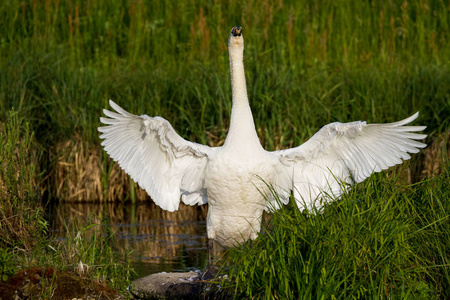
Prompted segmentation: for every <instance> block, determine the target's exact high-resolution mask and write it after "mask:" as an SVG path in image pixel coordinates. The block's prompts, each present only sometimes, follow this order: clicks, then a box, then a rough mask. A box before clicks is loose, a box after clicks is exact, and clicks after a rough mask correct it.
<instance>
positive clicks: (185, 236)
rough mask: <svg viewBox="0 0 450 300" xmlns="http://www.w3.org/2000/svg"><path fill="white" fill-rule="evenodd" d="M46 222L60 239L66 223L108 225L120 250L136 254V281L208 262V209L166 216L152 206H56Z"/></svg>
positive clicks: (186, 209)
mask: <svg viewBox="0 0 450 300" xmlns="http://www.w3.org/2000/svg"><path fill="white" fill-rule="evenodd" d="M49 219H50V224H51V228H52V232H53V233H54V234H55V235H56V236H60V237H61V238H64V236H65V232H66V231H65V229H64V228H65V227H64V224H66V225H69V226H70V225H71V224H73V223H76V224H79V227H80V228H82V227H85V226H88V225H90V224H93V223H94V224H103V225H102V226H108V227H109V228H110V229H111V230H112V231H113V232H114V236H115V241H116V247H117V248H118V249H119V250H122V251H126V252H130V251H132V250H134V252H133V253H132V254H131V260H132V265H133V267H134V269H135V271H136V272H137V273H138V276H139V277H143V276H146V275H149V274H153V273H158V272H162V271H165V272H174V271H176V272H180V271H190V270H196V269H200V270H203V269H204V268H205V267H206V264H207V262H208V252H207V238H206V221H205V219H206V207H189V206H181V207H180V210H179V211H176V212H173V213H170V212H167V211H163V210H161V209H160V208H159V207H157V206H156V205H154V204H152V203H138V204H131V203H128V204H122V203H106V204H91V203H75V204H74V203H59V204H56V205H54V206H53V207H51V208H50V210H49Z"/></svg>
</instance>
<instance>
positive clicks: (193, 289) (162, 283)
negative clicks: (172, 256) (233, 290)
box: [130, 272, 220, 299]
mask: <svg viewBox="0 0 450 300" xmlns="http://www.w3.org/2000/svg"><path fill="white" fill-rule="evenodd" d="M219 290H220V286H219V285H218V284H208V283H206V282H205V281H201V280H200V274H199V273H197V272H187V273H165V272H163V273H157V274H152V275H149V276H146V277H143V278H139V279H136V280H135V281H133V282H132V283H131V286H130V293H131V294H132V295H133V296H134V297H135V298H136V299H196V298H204V297H205V296H206V297H207V296H208V295H209V296H213V295H214V294H216V293H218V292H220V291H219Z"/></svg>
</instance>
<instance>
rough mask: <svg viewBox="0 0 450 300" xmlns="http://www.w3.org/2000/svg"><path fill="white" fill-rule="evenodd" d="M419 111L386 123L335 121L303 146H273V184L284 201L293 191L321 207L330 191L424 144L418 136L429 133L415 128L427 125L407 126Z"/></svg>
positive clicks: (303, 200) (335, 191) (396, 161)
mask: <svg viewBox="0 0 450 300" xmlns="http://www.w3.org/2000/svg"><path fill="white" fill-rule="evenodd" d="M418 115H419V113H418V112H417V113H416V114H414V115H412V116H411V117H409V118H407V119H404V120H402V121H399V122H395V123H386V124H366V122H361V121H358V122H352V123H345V124H342V123H331V124H328V125H326V126H324V127H322V129H320V130H319V132H317V133H316V134H315V135H314V136H313V137H312V138H311V139H309V140H308V141H307V142H306V143H304V144H302V145H300V146H299V147H296V148H291V149H287V150H281V151H275V152H272V153H273V154H274V155H276V156H278V158H279V160H280V163H279V164H278V166H277V171H278V174H277V175H276V176H275V180H274V186H275V189H276V191H277V192H278V193H279V195H280V196H281V200H282V202H283V203H287V201H288V199H289V195H290V191H293V192H294V197H295V199H296V201H297V203H298V205H299V207H303V208H312V207H316V208H320V207H321V201H322V200H325V199H324V198H325V196H326V195H328V196H331V198H336V197H338V196H340V195H341V194H342V191H343V190H344V189H346V188H347V186H348V184H351V183H353V182H361V181H363V180H364V179H366V178H367V177H369V176H370V175H371V174H372V173H373V172H380V171H381V170H385V169H387V168H389V167H391V166H394V165H396V164H400V163H402V160H407V159H409V158H411V157H410V156H409V154H408V153H417V152H419V148H424V147H425V146H426V145H425V144H423V143H420V142H417V141H416V140H420V139H424V138H425V137H426V135H424V134H417V133H413V132H416V131H422V130H424V129H425V128H426V126H404V125H406V124H408V123H410V122H412V121H414V120H415V119H416V118H417V116H418ZM268 205H269V206H271V207H272V209H273V207H275V208H278V205H277V204H275V203H271V204H268ZM267 208H268V209H270V208H269V207H267Z"/></svg>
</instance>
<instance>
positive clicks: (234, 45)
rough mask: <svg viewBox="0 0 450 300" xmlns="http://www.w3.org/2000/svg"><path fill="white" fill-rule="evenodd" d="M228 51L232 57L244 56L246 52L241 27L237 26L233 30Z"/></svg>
mask: <svg viewBox="0 0 450 300" xmlns="http://www.w3.org/2000/svg"><path fill="white" fill-rule="evenodd" d="M228 49H229V51H230V55H231V56H235V55H239V54H240V55H242V53H243V52H244V37H243V36H242V27H241V26H235V27H233V29H231V33H230V37H229V38H228Z"/></svg>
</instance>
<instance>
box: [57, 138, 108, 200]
mask: <svg viewBox="0 0 450 300" xmlns="http://www.w3.org/2000/svg"><path fill="white" fill-rule="evenodd" d="M96 148H97V147H96V146H94V147H93V148H91V149H89V148H88V147H87V145H85V143H84V142H83V140H82V138H81V137H80V135H78V134H77V135H75V136H74V138H73V139H72V140H69V141H65V142H60V143H58V144H56V146H55V147H54V149H53V153H55V156H57V157H58V159H57V166H56V170H55V177H54V178H55V180H56V182H57V184H56V197H57V198H58V199H61V200H64V201H94V200H100V201H103V200H104V199H103V198H104V197H103V191H102V183H101V171H102V170H101V160H100V156H99V154H98V152H99V151H98V150H97V149H96Z"/></svg>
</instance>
